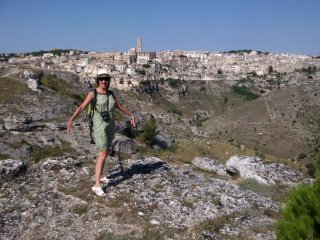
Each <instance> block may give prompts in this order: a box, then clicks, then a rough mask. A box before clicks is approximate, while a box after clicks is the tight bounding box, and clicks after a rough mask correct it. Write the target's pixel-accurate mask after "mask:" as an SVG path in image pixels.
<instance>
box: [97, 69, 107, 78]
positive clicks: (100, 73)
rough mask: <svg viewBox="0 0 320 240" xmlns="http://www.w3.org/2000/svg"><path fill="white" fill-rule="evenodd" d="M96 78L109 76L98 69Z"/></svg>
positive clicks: (105, 71)
mask: <svg viewBox="0 0 320 240" xmlns="http://www.w3.org/2000/svg"><path fill="white" fill-rule="evenodd" d="M97 77H110V75H109V74H108V72H107V70H105V69H100V70H99V71H98V74H97Z"/></svg>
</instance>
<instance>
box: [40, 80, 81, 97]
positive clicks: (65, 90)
mask: <svg viewBox="0 0 320 240" xmlns="http://www.w3.org/2000/svg"><path fill="white" fill-rule="evenodd" d="M39 84H40V85H42V86H45V87H47V88H49V89H51V90H54V91H55V93H56V94H57V95H59V96H60V97H64V98H67V99H70V100H73V101H76V102H78V103H80V102H82V101H83V100H84V95H81V94H79V93H78V92H76V91H74V90H73V88H72V87H71V86H69V85H68V84H67V83H66V82H65V81H63V80H61V79H59V78H57V76H56V75H45V74H43V75H42V76H41V79H40V80H39Z"/></svg>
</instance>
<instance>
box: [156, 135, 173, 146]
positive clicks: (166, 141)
mask: <svg viewBox="0 0 320 240" xmlns="http://www.w3.org/2000/svg"><path fill="white" fill-rule="evenodd" d="M173 142H174V139H173V137H172V136H171V135H169V134H166V133H161V134H158V135H157V136H156V137H155V139H154V145H153V148H154V149H156V150H160V149H168V148H169V147H170V145H171V144H172V143H173Z"/></svg>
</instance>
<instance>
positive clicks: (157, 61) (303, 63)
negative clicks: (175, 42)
mask: <svg viewBox="0 0 320 240" xmlns="http://www.w3.org/2000/svg"><path fill="white" fill-rule="evenodd" d="M0 56H1V57H0V62H1V64H2V65H5V64H9V65H16V66H28V67H33V68H41V69H48V70H58V71H67V72H71V73H75V74H77V75H78V76H80V81H82V82H90V81H92V80H93V78H94V76H95V75H96V74H97V71H98V70H99V69H101V68H105V69H106V70H107V71H108V72H109V73H110V75H112V76H113V77H114V79H115V81H114V84H115V87H116V88H118V89H130V88H131V87H133V86H138V85H139V82H141V81H145V80H161V79H179V80H204V81H221V80H223V81H224V82H225V83H226V84H228V85H233V84H234V83H236V82H238V81H239V80H241V79H246V78H248V77H252V76H253V77H258V78H259V77H260V78H263V79H260V81H259V85H260V88H261V89H262V88H264V89H265V88H266V87H268V85H270V84H273V83H274V82H276V81H279V80H280V79H279V78H281V83H284V82H286V81H289V80H290V79H291V78H292V73H293V74H297V72H305V73H306V74H304V76H305V77H306V78H307V77H309V78H312V76H308V73H309V75H310V74H311V73H315V72H316V69H317V68H318V69H319V67H320V58H319V57H311V56H307V55H302V54H286V53H267V52H260V51H253V50H239V51H229V52H223V53H222V52H206V51H182V50H181V51H178V50H170V51H160V52H155V51H144V50H143V49H142V40H141V37H139V38H138V40H137V46H136V48H130V49H129V50H128V51H127V52H103V53H99V52H84V51H77V50H70V51H68V52H66V51H64V52H61V51H59V49H58V50H57V49H55V50H53V51H48V52H44V51H43V54H39V53H38V54H14V55H12V54H11V55H6V54H2V55H0ZM279 84H280V83H279ZM261 92H262V93H263V92H265V90H263V91H261Z"/></svg>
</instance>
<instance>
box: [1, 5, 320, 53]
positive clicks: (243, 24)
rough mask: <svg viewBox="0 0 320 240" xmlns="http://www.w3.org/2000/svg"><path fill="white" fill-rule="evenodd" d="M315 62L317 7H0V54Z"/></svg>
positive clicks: (319, 39)
mask: <svg viewBox="0 0 320 240" xmlns="http://www.w3.org/2000/svg"><path fill="white" fill-rule="evenodd" d="M139 35H140V36H141V38H142V43H143V50H155V51H161V50H205V51H229V50H241V49H254V50H260V51H267V52H284V53H303V54H309V55H320V0H91V1H89V0H0V52H5V53H8V52H16V53H18V52H31V51H38V50H50V49H53V48H62V49H69V48H72V49H81V50H89V51H90V50H93V51H103V52H104V51H127V50H128V49H129V48H131V47H135V45H136V41H137V37H138V36H139Z"/></svg>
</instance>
